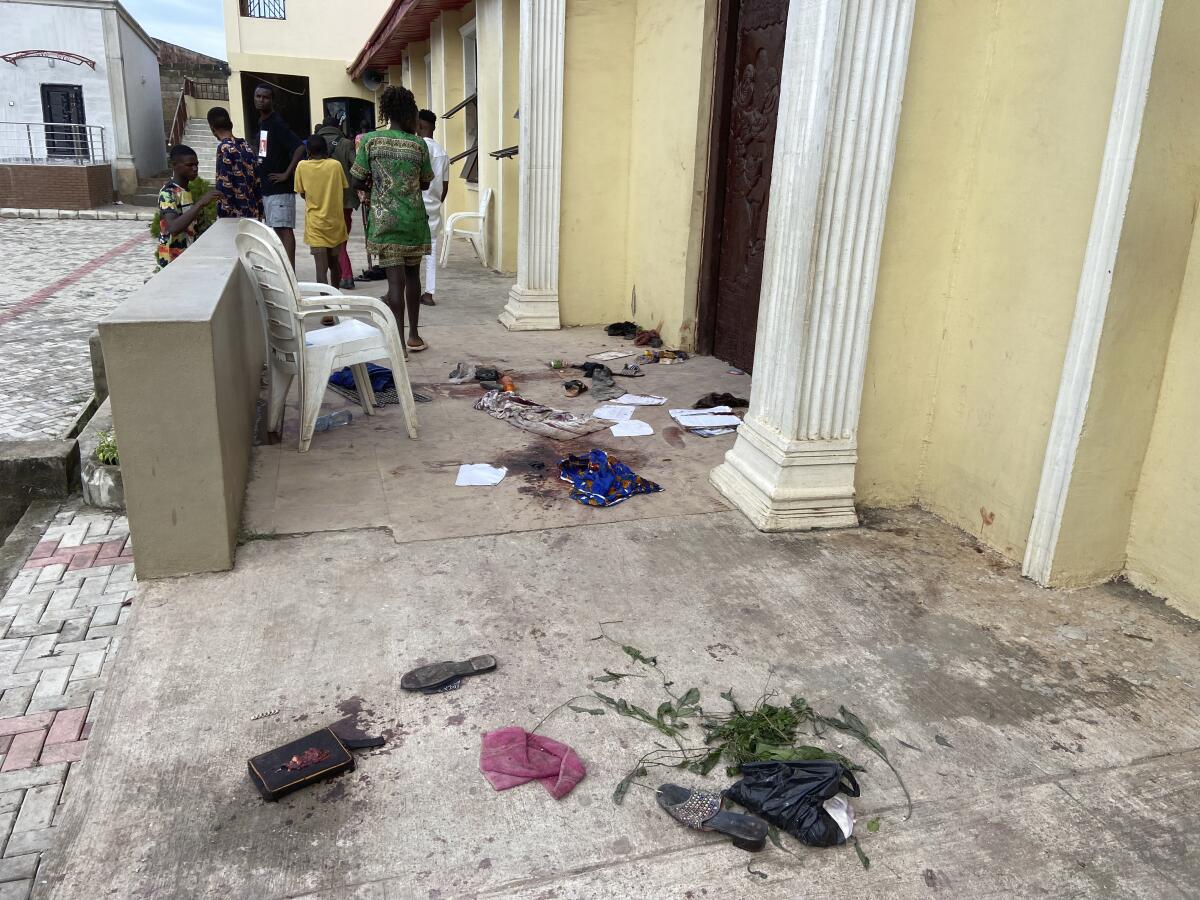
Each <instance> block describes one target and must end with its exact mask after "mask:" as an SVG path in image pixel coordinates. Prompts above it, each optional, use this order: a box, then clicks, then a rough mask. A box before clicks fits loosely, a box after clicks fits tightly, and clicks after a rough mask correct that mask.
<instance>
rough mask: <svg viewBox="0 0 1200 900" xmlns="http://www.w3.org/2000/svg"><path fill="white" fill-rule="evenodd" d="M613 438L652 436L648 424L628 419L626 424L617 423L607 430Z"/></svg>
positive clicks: (651, 430)
mask: <svg viewBox="0 0 1200 900" xmlns="http://www.w3.org/2000/svg"><path fill="white" fill-rule="evenodd" d="M609 431H611V432H612V433H613V436H614V437H638V436H640V435H643V434H654V429H653V428H652V427H651V426H650V423H649V422H643V421H642V420H641V419H630V420H629V421H628V422H618V423H617V424H616V425H614V426H613V427H612V428H610V429H609Z"/></svg>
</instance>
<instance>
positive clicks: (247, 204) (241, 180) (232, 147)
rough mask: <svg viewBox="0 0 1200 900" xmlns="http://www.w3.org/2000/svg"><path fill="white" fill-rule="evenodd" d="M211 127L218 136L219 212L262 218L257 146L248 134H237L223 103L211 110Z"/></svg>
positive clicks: (226, 215) (233, 216) (223, 215)
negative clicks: (246, 135)
mask: <svg viewBox="0 0 1200 900" xmlns="http://www.w3.org/2000/svg"><path fill="white" fill-rule="evenodd" d="M208 127H209V128H210V129H212V133H213V137H215V138H216V139H217V191H218V192H219V193H220V195H221V196H220V199H219V200H218V201H217V216H218V217H219V218H222V219H261V218H262V217H263V208H262V194H261V192H260V190H259V186H258V174H257V173H256V171H255V165H256V164H257V162H258V160H257V159H256V158H255V156H254V150H253V149H252V148H251V147H250V144H248V143H247V142H246V140H245V139H244V138H238V137H234V136H233V120H232V119H231V118H230V117H229V112H228V111H227V110H225V109H223V108H222V107H220V106H214V107H213V108H212V109H210V110H209V111H208Z"/></svg>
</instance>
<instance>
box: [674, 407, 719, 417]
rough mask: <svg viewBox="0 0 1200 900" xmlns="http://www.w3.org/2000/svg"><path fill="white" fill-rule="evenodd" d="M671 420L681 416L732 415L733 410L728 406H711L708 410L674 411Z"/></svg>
mask: <svg viewBox="0 0 1200 900" xmlns="http://www.w3.org/2000/svg"><path fill="white" fill-rule="evenodd" d="M670 412H671V418H672V419H678V418H679V417H680V416H702V415H705V414H707V413H730V412H733V410H732V409H731V408H730V407H728V406H710V407H709V408H708V409H672V410H671V411H670Z"/></svg>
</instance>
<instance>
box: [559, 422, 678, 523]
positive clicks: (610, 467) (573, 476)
mask: <svg viewBox="0 0 1200 900" xmlns="http://www.w3.org/2000/svg"><path fill="white" fill-rule="evenodd" d="M606 424H611V423H606ZM558 468H559V475H558V477H559V478H560V479H561V480H563V481H566V482H569V483H570V484H571V499H572V500H578V501H579V502H580V503H582V504H584V505H585V506H616V505H617V504H618V503H622V502H624V501H625V500H628V499H629V498H630V497H632V496H633V495H634V494H653V493H657V492H658V491H661V490H662V486H661V485H657V484H655V483H654V482H653V481H647V480H646V479H645V478H641V477H639V476H637V475H635V474H634V473H633V470H632V469H630V468H629V466H627V465H625V463H623V462H621V461H620V460H619V459H615V458H613V457H610V456H609V455H608V454H607V453H605V452H604V451H603V450H592V451H591V452H589V453H586V454H584V455H583V456H568V457H567V458H566V459H564V460H563V461H562V462H560V463H559V464H558Z"/></svg>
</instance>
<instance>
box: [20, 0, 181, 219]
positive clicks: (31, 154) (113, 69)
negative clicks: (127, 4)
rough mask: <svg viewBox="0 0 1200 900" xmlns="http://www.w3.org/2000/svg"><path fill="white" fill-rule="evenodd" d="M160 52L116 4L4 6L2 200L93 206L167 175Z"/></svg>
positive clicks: (105, 0)
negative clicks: (143, 180) (146, 179)
mask: <svg viewBox="0 0 1200 900" xmlns="http://www.w3.org/2000/svg"><path fill="white" fill-rule="evenodd" d="M29 51H39V52H35V53H30V52H29ZM157 52H158V47H157V45H156V44H155V42H154V41H153V40H152V39H151V38H150V36H149V35H147V34H146V33H145V32H144V31H143V30H142V29H141V27H139V25H138V24H137V22H135V21H134V20H133V18H132V17H131V16H130V15H129V14H128V13H127V12H126V11H125V9H124V8H123V7H122V6H121V4H120V3H117V2H115V0H55V2H53V3H43V2H36V0H0V56H2V57H3V59H4V60H5V61H4V62H2V63H0V100H2V102H0V157H2V158H3V160H4V168H3V171H2V172H0V201H2V202H3V203H4V205H6V206H65V207H68V208H70V207H83V206H94V205H97V204H98V203H108V202H111V200H112V197H113V191H114V190H115V191H116V192H117V194H119V195H121V196H132V195H133V194H134V193H135V192H136V191H137V186H138V180H139V178H144V177H149V176H153V175H156V174H157V173H159V172H161V171H162V170H163V168H164V166H165V161H166V152H165V144H164V135H163V116H162V98H161V88H160V83H159V69H158V58H157ZM105 172H107V173H108V174H107V178H106V177H105V176H104V174H103V173H105Z"/></svg>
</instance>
